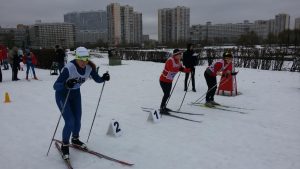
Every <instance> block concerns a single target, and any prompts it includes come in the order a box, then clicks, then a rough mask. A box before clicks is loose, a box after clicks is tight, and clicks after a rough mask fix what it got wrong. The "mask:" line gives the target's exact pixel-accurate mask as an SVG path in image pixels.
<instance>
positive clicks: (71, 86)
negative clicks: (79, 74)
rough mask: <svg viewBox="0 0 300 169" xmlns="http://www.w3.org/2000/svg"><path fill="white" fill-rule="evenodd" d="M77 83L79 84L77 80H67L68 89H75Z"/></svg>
mask: <svg viewBox="0 0 300 169" xmlns="http://www.w3.org/2000/svg"><path fill="white" fill-rule="evenodd" d="M76 83H78V81H77V79H69V80H67V82H66V87H67V88H69V89H71V88H73V87H74V85H75V84H76Z"/></svg>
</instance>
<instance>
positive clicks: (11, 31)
mask: <svg viewBox="0 0 300 169" xmlns="http://www.w3.org/2000/svg"><path fill="white" fill-rule="evenodd" d="M0 43H1V44H5V45H6V46H9V47H12V46H17V47H20V48H24V47H27V46H29V33H28V26H26V25H20V24H19V25H17V28H0Z"/></svg>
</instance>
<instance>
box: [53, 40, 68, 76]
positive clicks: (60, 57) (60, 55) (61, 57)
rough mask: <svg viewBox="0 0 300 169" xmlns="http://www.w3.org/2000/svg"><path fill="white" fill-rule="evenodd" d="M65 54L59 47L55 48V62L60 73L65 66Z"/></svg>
mask: <svg viewBox="0 0 300 169" xmlns="http://www.w3.org/2000/svg"><path fill="white" fill-rule="evenodd" d="M65 58H66V53H65V51H64V49H62V48H61V47H60V46H59V45H56V46H55V62H57V63H58V71H59V73H61V70H62V68H63V67H64V66H65Z"/></svg>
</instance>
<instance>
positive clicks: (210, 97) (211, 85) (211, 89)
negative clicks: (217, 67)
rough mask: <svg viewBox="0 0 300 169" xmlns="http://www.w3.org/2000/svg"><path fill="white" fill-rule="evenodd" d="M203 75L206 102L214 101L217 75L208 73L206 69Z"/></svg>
mask: <svg viewBox="0 0 300 169" xmlns="http://www.w3.org/2000/svg"><path fill="white" fill-rule="evenodd" d="M204 77H205V80H206V84H207V87H208V89H207V93H206V102H209V101H214V96H215V93H216V90H217V77H215V76H211V75H209V74H208V73H207V71H205V72H204Z"/></svg>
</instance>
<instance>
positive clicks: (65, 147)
mask: <svg viewBox="0 0 300 169" xmlns="http://www.w3.org/2000/svg"><path fill="white" fill-rule="evenodd" d="M60 150H61V153H62V154H61V155H62V158H63V159H64V160H69V155H70V153H69V146H68V145H67V144H62V145H61V147H60Z"/></svg>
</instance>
